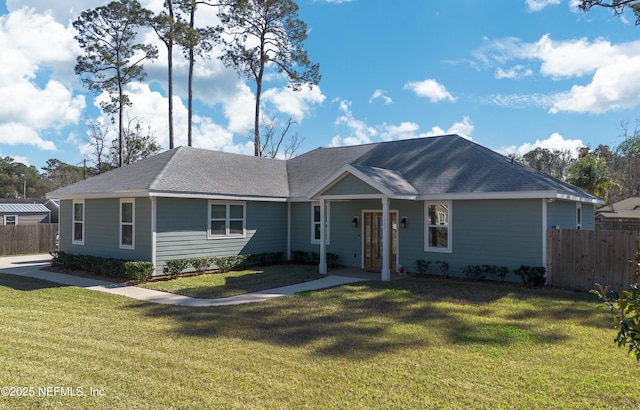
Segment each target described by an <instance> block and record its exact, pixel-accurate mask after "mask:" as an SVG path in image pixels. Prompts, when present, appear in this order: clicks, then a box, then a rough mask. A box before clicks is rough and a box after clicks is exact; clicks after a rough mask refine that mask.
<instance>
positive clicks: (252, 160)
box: [47, 135, 602, 203]
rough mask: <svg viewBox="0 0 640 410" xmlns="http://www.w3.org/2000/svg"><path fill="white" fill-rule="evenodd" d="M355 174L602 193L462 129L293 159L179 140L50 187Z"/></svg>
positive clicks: (119, 189) (375, 180)
mask: <svg viewBox="0 0 640 410" xmlns="http://www.w3.org/2000/svg"><path fill="white" fill-rule="evenodd" d="M347 174H353V175H355V176H356V177H358V178H360V179H362V180H364V181H365V182H367V183H370V184H371V185H372V186H374V187H376V188H377V189H379V190H381V192H384V193H386V194H387V195H390V196H393V197H398V198H406V197H413V198H420V197H422V198H426V197H428V198H432V199H439V198H441V199H456V198H459V199H462V198H473V197H478V198H486V197H495V198H500V197H508V196H509V195H512V196H513V197H527V198H564V199H572V200H580V201H586V202H592V203H602V200H600V199H599V198H597V197H596V196H594V195H592V194H590V193H588V192H586V191H584V190H582V189H580V188H577V187H575V186H573V185H570V184H567V183H565V182H562V181H560V180H558V179H555V178H553V177H551V176H549V175H547V174H544V173H542V172H539V171H536V170H534V169H532V168H530V167H526V166H523V165H521V164H518V163H513V162H512V161H511V160H509V159H508V158H506V157H504V156H503V155H500V154H498V153H496V152H494V151H492V150H490V149H488V148H485V147H482V146H480V145H478V144H476V143H474V142H472V141H469V140H467V139H464V138H462V137H459V136H457V135H447V136H441V137H429V138H416V139H410V140H400V141H390V142H381V143H374V144H365V145H357V146H348V147H334V148H318V149H315V150H313V151H310V152H308V153H306V154H302V155H300V156H298V157H295V158H292V159H290V160H288V161H283V160H273V159H266V158H257V157H251V156H244V155H237V154H229V153H222V152H215V151H207V150H201V149H196V148H190V147H179V148H175V149H173V150H170V151H167V152H164V153H162V154H159V155H156V156H154V157H152V158H148V159H145V160H142V161H139V162H136V163H134V164H131V165H127V166H125V167H123V168H120V169H116V170H113V171H110V172H107V173H105V174H101V175H98V176H95V177H92V178H89V179H87V180H85V181H81V182H78V183H75V184H72V185H69V186H67V187H64V188H60V189H57V190H55V191H53V192H50V193H49V194H47V197H48V198H75V197H78V198H90V197H92V196H94V197H105V196H111V197H122V196H126V195H128V193H131V194H134V193H143V192H146V193H149V194H189V195H209V196H211V195H213V196H215V195H230V196H246V197H270V198H298V199H308V198H311V197H313V196H315V195H317V194H319V193H321V192H322V191H323V190H324V189H326V188H327V187H330V186H331V185H332V184H335V183H336V182H337V181H339V180H340V179H341V178H342V177H343V176H344V175H347Z"/></svg>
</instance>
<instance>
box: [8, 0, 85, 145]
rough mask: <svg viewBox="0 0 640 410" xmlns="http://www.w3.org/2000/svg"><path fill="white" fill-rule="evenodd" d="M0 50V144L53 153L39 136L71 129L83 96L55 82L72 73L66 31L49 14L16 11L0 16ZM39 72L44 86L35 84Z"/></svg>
mask: <svg viewBox="0 0 640 410" xmlns="http://www.w3.org/2000/svg"><path fill="white" fill-rule="evenodd" d="M0 50H2V59H3V62H4V63H3V64H1V65H0V129H1V130H2V131H1V132H0V134H1V136H0V142H2V143H5V144H10V145H18V144H24V145H32V146H35V147H37V148H39V149H41V150H47V151H51V150H55V149H56V145H55V144H54V143H53V142H52V141H47V140H44V139H43V138H42V136H41V134H42V132H43V131H44V130H46V129H51V128H53V129H55V130H56V131H60V130H61V129H63V128H65V127H67V126H69V125H73V124H77V123H78V122H79V120H80V117H81V115H82V111H83V110H84V108H85V100H84V96H82V95H75V96H74V95H73V91H72V89H71V88H70V87H67V86H65V85H64V84H63V83H62V82H61V81H59V79H63V78H68V77H69V76H70V75H71V72H72V70H73V62H74V61H75V57H74V53H75V50H76V47H75V43H74V41H73V32H72V30H70V29H69V28H68V27H64V26H63V25H61V24H59V23H57V22H56V21H55V20H54V19H53V17H51V16H49V15H42V14H37V13H35V12H34V11H33V10H27V9H20V10H17V11H15V12H13V13H10V14H7V15H4V16H0ZM69 65H71V68H69ZM43 71H47V72H48V74H49V77H48V78H49V80H48V81H46V82H45V83H44V84H43V82H42V81H38V82H36V79H37V78H38V76H39V75H41V73H42V72H43ZM39 84H43V85H39Z"/></svg>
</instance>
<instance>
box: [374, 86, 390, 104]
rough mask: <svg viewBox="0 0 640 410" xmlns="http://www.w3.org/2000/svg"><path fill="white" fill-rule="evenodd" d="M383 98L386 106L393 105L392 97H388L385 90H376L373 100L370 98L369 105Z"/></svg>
mask: <svg viewBox="0 0 640 410" xmlns="http://www.w3.org/2000/svg"><path fill="white" fill-rule="evenodd" d="M379 98H381V99H382V101H384V105H389V104H393V100H392V99H391V97H389V96H387V92H386V91H385V90H380V89H378V90H375V91H374V92H373V95H372V96H371V98H369V104H371V103H372V102H373V101H374V100H377V99H379Z"/></svg>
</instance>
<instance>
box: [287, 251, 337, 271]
mask: <svg viewBox="0 0 640 410" xmlns="http://www.w3.org/2000/svg"><path fill="white" fill-rule="evenodd" d="M291 261H292V262H293V263H299V264H302V265H317V264H319V263H320V254H319V253H318V252H305V251H293V252H291ZM327 266H328V267H330V268H335V267H336V266H338V255H336V254H334V253H330V252H327Z"/></svg>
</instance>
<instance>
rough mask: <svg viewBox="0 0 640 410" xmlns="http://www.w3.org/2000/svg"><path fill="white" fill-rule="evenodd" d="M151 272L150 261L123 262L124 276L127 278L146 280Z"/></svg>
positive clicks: (151, 265)
mask: <svg viewBox="0 0 640 410" xmlns="http://www.w3.org/2000/svg"><path fill="white" fill-rule="evenodd" d="M152 274H153V264H152V263H151V262H125V263H124V276H125V277H127V278H129V279H132V280H137V281H140V282H146V281H147V279H149V277H150V276H151V275H152Z"/></svg>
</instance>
